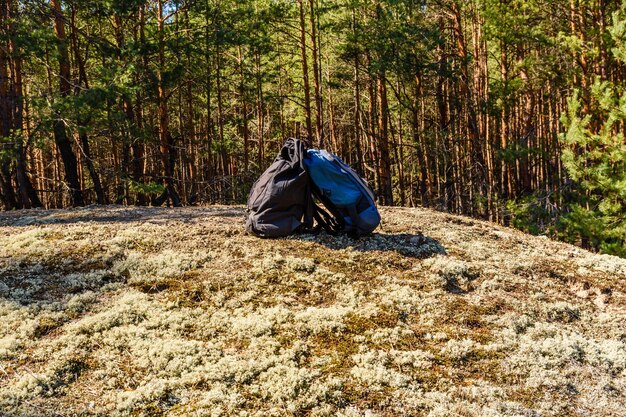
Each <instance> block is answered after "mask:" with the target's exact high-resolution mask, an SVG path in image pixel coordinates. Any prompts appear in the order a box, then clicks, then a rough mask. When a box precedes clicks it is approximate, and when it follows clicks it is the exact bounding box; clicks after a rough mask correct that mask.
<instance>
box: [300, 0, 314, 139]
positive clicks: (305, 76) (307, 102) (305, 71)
mask: <svg viewBox="0 0 626 417" xmlns="http://www.w3.org/2000/svg"><path fill="white" fill-rule="evenodd" d="M298 3H299V5H300V55H301V57H302V83H303V88H304V112H305V118H306V134H307V137H306V141H307V142H308V143H309V145H311V144H312V143H311V141H312V139H313V127H312V125H311V91H310V90H311V87H310V85H309V65H308V58H307V52H306V48H307V45H306V24H305V21H304V0H298Z"/></svg>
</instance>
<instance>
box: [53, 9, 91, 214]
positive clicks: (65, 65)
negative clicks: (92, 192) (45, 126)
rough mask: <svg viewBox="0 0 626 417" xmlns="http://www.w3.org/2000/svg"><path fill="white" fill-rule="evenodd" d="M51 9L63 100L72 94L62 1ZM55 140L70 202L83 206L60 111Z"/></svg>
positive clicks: (75, 167)
mask: <svg viewBox="0 0 626 417" xmlns="http://www.w3.org/2000/svg"><path fill="white" fill-rule="evenodd" d="M50 7H51V9H52V13H53V16H54V31H55V34H56V37H57V42H58V49H59V90H60V93H61V99H62V100H63V99H65V98H67V97H68V96H69V95H70V93H71V84H70V59H69V53H68V47H67V37H66V36H65V18H64V17H63V11H62V10H61V0H50ZM54 140H55V142H56V145H57V148H58V149H59V153H60V154H61V159H62V161H63V167H64V168H65V182H66V183H67V186H68V187H69V189H70V202H71V204H72V205H73V206H82V205H83V204H84V202H83V193H82V191H81V188H80V181H79V179H78V162H77V160H76V154H75V153H74V150H73V149H72V143H71V141H70V139H69V137H68V135H67V132H66V130H65V122H64V121H63V119H62V115H61V114H60V113H59V111H58V110H56V111H55V120H54Z"/></svg>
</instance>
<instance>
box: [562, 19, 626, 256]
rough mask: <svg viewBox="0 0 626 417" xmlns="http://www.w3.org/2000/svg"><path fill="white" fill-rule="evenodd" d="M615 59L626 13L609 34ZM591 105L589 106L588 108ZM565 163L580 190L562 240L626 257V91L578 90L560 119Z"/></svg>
mask: <svg viewBox="0 0 626 417" xmlns="http://www.w3.org/2000/svg"><path fill="white" fill-rule="evenodd" d="M609 33H610V35H611V41H612V42H613V45H614V47H613V48H612V50H611V52H612V54H613V56H614V58H615V59H616V60H619V61H621V62H623V63H626V45H625V44H624V40H625V37H626V9H624V10H622V11H621V12H616V13H615V14H614V15H613V26H612V27H611V29H610V30H609ZM585 100H587V103H585ZM561 121H562V123H563V124H564V126H565V127H566V133H564V134H563V135H562V136H561V140H562V143H563V146H564V149H563V154H562V160H563V164H564V166H565V168H566V169H567V171H568V173H569V175H570V177H571V179H572V180H573V181H574V182H575V183H576V185H577V187H578V188H579V191H580V192H579V193H578V196H577V197H578V198H577V199H576V201H575V202H574V203H573V204H572V205H571V211H570V213H569V214H567V215H566V216H564V217H563V218H562V220H561V222H560V230H561V235H562V237H564V238H565V239H567V240H570V241H572V240H573V241H576V240H580V241H581V242H582V243H583V244H584V245H585V246H589V247H591V248H593V249H596V250H600V251H602V252H605V253H610V254H616V255H621V256H626V248H625V247H624V243H625V241H626V142H625V139H624V127H625V126H626V90H625V89H624V86H623V85H621V84H617V83H614V82H612V81H610V80H602V79H600V78H598V79H597V80H596V82H595V83H594V84H593V86H592V88H591V92H590V95H589V97H583V96H582V94H581V92H580V91H576V92H575V93H574V95H573V96H572V97H571V98H570V100H569V101H568V111H567V113H566V114H564V115H563V117H562V119H561Z"/></svg>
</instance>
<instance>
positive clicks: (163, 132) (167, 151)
mask: <svg viewBox="0 0 626 417" xmlns="http://www.w3.org/2000/svg"><path fill="white" fill-rule="evenodd" d="M163 4H164V2H163V0H158V2H157V41H158V49H159V54H158V72H157V80H158V85H157V97H158V103H159V110H158V114H159V151H160V153H161V163H162V165H163V175H164V185H165V188H166V192H167V197H168V198H169V199H171V200H172V204H173V205H174V206H175V207H178V206H180V197H179V196H178V192H177V191H176V187H175V186H174V164H173V162H174V161H175V159H174V153H173V149H172V148H173V142H174V140H173V138H172V135H171V133H170V128H169V114H168V105H167V101H168V94H167V92H166V91H165V80H164V74H165V16H164V15H163Z"/></svg>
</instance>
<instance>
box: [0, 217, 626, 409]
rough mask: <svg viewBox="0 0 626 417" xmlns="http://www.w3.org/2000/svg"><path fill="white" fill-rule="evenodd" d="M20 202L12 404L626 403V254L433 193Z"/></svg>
mask: <svg viewBox="0 0 626 417" xmlns="http://www.w3.org/2000/svg"><path fill="white" fill-rule="evenodd" d="M381 212H382V215H383V219H384V229H382V230H381V231H379V232H378V233H376V234H374V235H373V236H370V237H366V238H361V239H359V240H352V239H350V238H347V237H332V236H328V235H326V234H320V235H317V236H313V235H302V236H296V237H292V238H288V239H280V240H261V239H258V238H255V237H253V236H250V235H247V234H246V233H245V232H244V230H243V220H244V210H243V209H242V208H241V207H227V206H213V207H205V208H182V209H166V208H125V207H113V206H111V207H86V208H81V209H71V210H59V211H44V210H29V211H21V212H5V213H0V415H2V416H6V417H17V416H29V417H39V416H100V415H101V416H105V415H106V416H108V415H133V416H139V415H146V416H153V415H155V416H156V415H167V416H200V415H207V416H296V415H297V416H304V415H311V416H422V415H423V416H568V415H569V416H623V415H624V410H626V259H619V258H616V257H611V256H603V255H596V254H592V253H589V252H587V251H585V250H582V249H579V248H576V247H573V246H570V245H567V244H563V243H558V242H553V241H550V240H548V239H546V238H541V237H533V236H529V235H526V234H524V233H521V232H519V231H516V230H512V229H507V228H503V227H499V226H496V225H493V224H489V223H486V222H481V221H477V220H474V219H469V218H464V217H458V216H453V215H448V214H444V213H439V212H434V211H430V210H423V209H402V208H383V209H382V210H381Z"/></svg>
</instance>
